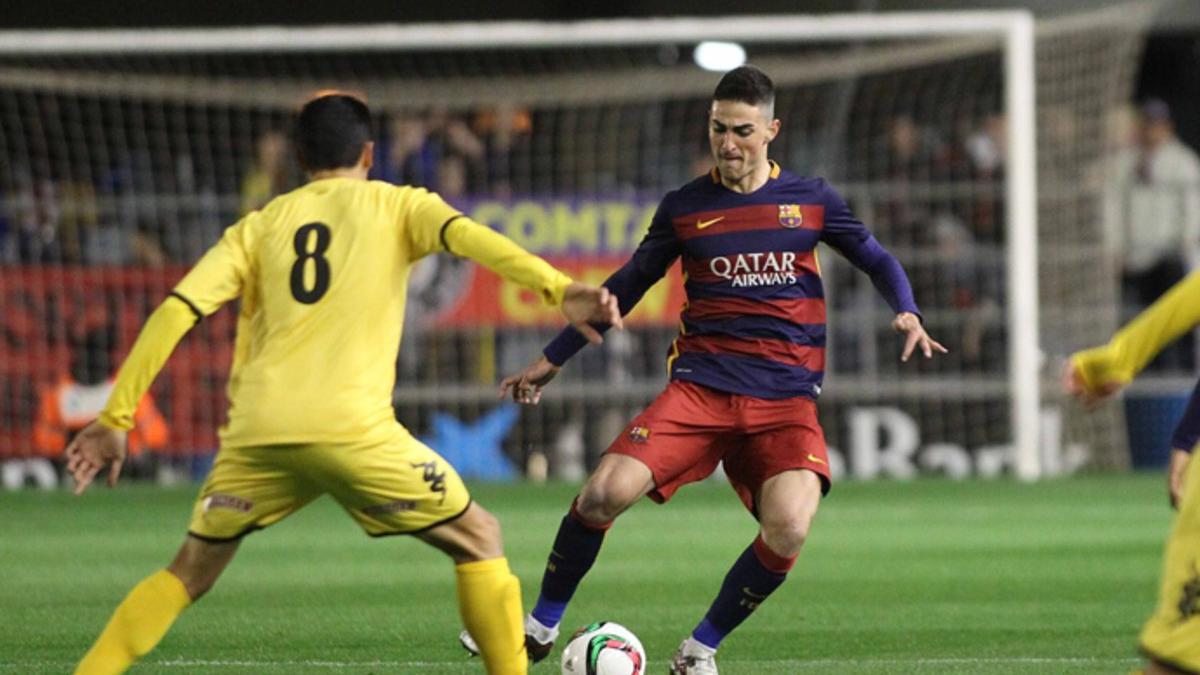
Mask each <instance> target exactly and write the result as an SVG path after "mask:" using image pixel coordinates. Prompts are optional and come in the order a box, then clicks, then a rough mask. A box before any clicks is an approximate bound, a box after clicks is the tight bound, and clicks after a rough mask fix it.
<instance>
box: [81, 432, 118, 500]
mask: <svg viewBox="0 0 1200 675" xmlns="http://www.w3.org/2000/svg"><path fill="white" fill-rule="evenodd" d="M125 435H126V432H125V431H124V430H122V429H112V428H110V427H107V426H105V425H104V424H102V423H101V422H99V421H95V422H92V423H91V424H89V425H87V426H86V427H84V428H83V431H80V432H79V434H77V435H76V436H75V438H73V439H72V440H71V443H70V445H68V446H67V471H68V472H69V473H70V474H71V478H74V479H75V494H77V495H80V494H83V492H84V490H87V489H88V486H89V485H91V484H92V480H93V479H95V478H96V474H98V473H100V470H101V469H103V468H104V467H105V465H108V485H109V487H112V486H114V485H116V484H117V477H118V476H120V475H121V467H122V466H123V465H124V464H125Z"/></svg>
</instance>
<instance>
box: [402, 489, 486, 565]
mask: <svg viewBox="0 0 1200 675" xmlns="http://www.w3.org/2000/svg"><path fill="white" fill-rule="evenodd" d="M417 536H418V537H419V538H420V539H421V540H422V541H424V542H426V543H428V544H430V545H432V546H434V547H436V548H437V549H439V550H441V551H442V552H444V553H445V554H446V555H448V556H450V558H451V559H452V560H454V562H455V563H457V564H462V563H467V562H474V561H477V560H489V559H491V558H499V557H501V556H503V555H504V541H503V536H502V535H501V532H500V521H499V520H497V519H496V517H495V516H493V515H492V514H491V513H488V512H487V510H486V509H484V508H483V507H482V506H480V505H479V504H471V506H470V507H468V508H467V510H466V512H465V513H463V514H462V515H461V516H459V517H458V518H455V519H454V520H452V521H451V522H449V523H446V524H444V525H439V526H437V527H435V528H433V529H432V530H428V531H426V532H423V533H421V534H419V535H417Z"/></svg>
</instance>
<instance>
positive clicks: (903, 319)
mask: <svg viewBox="0 0 1200 675" xmlns="http://www.w3.org/2000/svg"><path fill="white" fill-rule="evenodd" d="M892 330H894V331H896V332H897V333H901V334H903V335H904V349H903V350H902V351H901V352H900V360H901V361H908V357H910V356H912V353H913V350H915V349H920V350H921V353H922V354H924V355H925V358H927V359H931V358H933V353H934V352H940V353H942V354H947V353H949V351H948V350H947V349H946V348H945V347H943V346H942V345H941V343H939V342H938V341H937V340H934V339H933V338H931V337H929V333H926V332H925V327H924V326H922V325H921V319H920V318H918V317H917V315H916V314H913V313H912V312H900V313H899V314H897V315H896V318H895V319H892Z"/></svg>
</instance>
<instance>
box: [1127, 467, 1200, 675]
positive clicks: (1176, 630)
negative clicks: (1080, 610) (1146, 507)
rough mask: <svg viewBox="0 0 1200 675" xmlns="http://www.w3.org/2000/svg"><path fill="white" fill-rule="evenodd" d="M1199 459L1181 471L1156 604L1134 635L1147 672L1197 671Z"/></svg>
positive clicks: (1199, 667)
mask: <svg viewBox="0 0 1200 675" xmlns="http://www.w3.org/2000/svg"><path fill="white" fill-rule="evenodd" d="M1197 560H1200V461H1196V460H1195V459H1192V460H1191V461H1190V462H1189V466H1188V467H1187V473H1186V474H1185V475H1184V486H1183V500H1182V502H1181V503H1180V505H1179V515H1178V516H1176V518H1175V523H1174V524H1173V525H1172V527H1171V534H1170V535H1169V536H1168V538H1167V546H1166V552H1165V554H1164V556H1163V567H1162V573H1161V577H1160V580H1159V593H1158V605H1157V606H1156V607H1155V609H1154V613H1153V614H1152V615H1151V616H1150V618H1149V619H1148V620H1147V621H1146V625H1145V626H1144V627H1143V628H1142V633H1141V635H1140V637H1139V642H1140V643H1141V649H1142V652H1143V653H1144V654H1145V655H1146V656H1147V657H1149V658H1150V659H1151V662H1150V665H1149V666H1148V667H1147V668H1146V672H1147V673H1171V674H1174V673H1195V672H1200V563H1198V562H1197Z"/></svg>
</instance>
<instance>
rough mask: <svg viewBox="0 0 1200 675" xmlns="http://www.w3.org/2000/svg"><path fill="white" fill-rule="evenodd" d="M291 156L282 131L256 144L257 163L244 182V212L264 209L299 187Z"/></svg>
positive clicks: (271, 132) (265, 134)
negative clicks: (274, 200) (277, 197)
mask: <svg viewBox="0 0 1200 675" xmlns="http://www.w3.org/2000/svg"><path fill="white" fill-rule="evenodd" d="M291 157H292V152H291V149H290V143H288V138H287V135H286V134H284V133H283V132H282V131H279V130H278V129H272V130H270V131H267V132H266V133H264V134H263V135H262V136H259V138H258V141H256V142H255V144H254V163H253V164H251V165H250V170H249V171H247V172H246V176H245V177H244V178H243V179H242V188H241V213H243V214H246V213H249V212H251V211H256V210H258V209H261V208H262V207H263V206H266V204H267V202H269V201H271V200H272V199H274V198H275V197H276V196H277V195H280V194H283V193H284V192H287V191H288V190H290V189H292V187H294V186H296V185H297V184H298V181H297V180H296V177H295V176H294V175H293V171H292V162H291Z"/></svg>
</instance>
